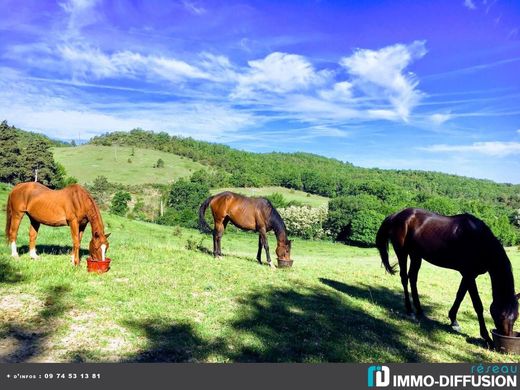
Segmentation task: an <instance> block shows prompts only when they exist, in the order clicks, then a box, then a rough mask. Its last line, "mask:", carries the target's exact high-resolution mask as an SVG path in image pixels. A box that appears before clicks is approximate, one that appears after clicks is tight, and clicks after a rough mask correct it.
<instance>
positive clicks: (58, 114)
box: [0, 0, 520, 183]
mask: <svg viewBox="0 0 520 390" xmlns="http://www.w3.org/2000/svg"><path fill="white" fill-rule="evenodd" d="M0 12H1V14H2V15H4V17H2V18H1V19H0V36H1V39H0V53H1V54H0V118H2V119H4V118H5V119H7V120H8V121H9V123H11V124H14V125H16V126H18V127H21V128H24V129H27V130H33V131H38V132H43V133H45V134H47V135H49V136H52V137H55V138H62V139H67V140H70V139H75V138H78V137H81V138H83V139H86V138H89V137H91V136H94V135H96V134H100V133H104V132H107V131H114V130H124V131H126V130H130V129H132V128H135V127H141V128H144V129H150V130H155V131H166V132H168V133H170V134H181V135H185V136H192V137H194V138H197V139H202V140H207V141H212V142H220V143H226V144H228V145H231V146H233V147H237V148H241V149H245V150H251V151H257V152H268V151H272V150H276V151H289V152H290V151H307V152H314V153H318V154H322V155H325V156H330V157H335V158H338V159H340V160H344V161H349V162H352V163H354V164H356V165H360V166H365V167H380V168H398V169H423V170H435V171H442V172H449V173H455V174H460V175H466V176H472V177H481V178H489V179H493V180H496V181H501V182H512V183H520V76H519V74H520V72H519V70H520V2H518V1H504V0H449V1H443V0H437V1H419V0H416V1H397V0H393V1H359V2H356V1H348V2H347V1H325V0H322V1H240V2H236V1H226V2H216V1H215V2H210V1H195V0H179V1H162V2H161V1H144V0H143V1H109V0H62V1H57V2H53V1H31V0H26V1H23V2H21V1H19V0H16V1H10V0H7V1H6V0H3V1H2V2H1V3H0Z"/></svg>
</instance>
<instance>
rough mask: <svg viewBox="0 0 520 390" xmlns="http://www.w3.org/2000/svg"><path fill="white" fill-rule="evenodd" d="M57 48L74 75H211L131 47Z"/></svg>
mask: <svg viewBox="0 0 520 390" xmlns="http://www.w3.org/2000/svg"><path fill="white" fill-rule="evenodd" d="M59 52H60V54H61V57H62V58H63V59H64V60H65V61H66V62H67V63H68V64H69V66H70V69H71V71H72V74H73V76H74V77H75V78H81V79H85V78H91V77H92V78H95V79H102V78H109V77H118V78H125V77H130V78H132V77H136V76H144V77H146V76H148V77H150V76H155V77H160V78H161V79H165V80H169V81H174V82H175V81H180V80H183V79H191V78H199V79H210V78H211V75H209V74H208V73H206V72H204V71H202V70H200V69H198V68H197V67H195V66H193V65H190V64H188V63H186V62H184V61H180V60H177V59H175V58H167V57H160V56H143V55H141V54H139V53H135V52H131V51H119V52H115V53H113V54H106V53H103V52H102V51H101V50H100V49H98V48H94V47H91V46H87V45H79V46H78V45H75V46H73V45H63V46H60V47H59Z"/></svg>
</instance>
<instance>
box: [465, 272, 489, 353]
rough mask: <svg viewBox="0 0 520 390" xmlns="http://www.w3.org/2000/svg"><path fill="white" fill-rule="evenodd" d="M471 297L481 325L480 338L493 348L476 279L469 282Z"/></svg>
mask: <svg viewBox="0 0 520 390" xmlns="http://www.w3.org/2000/svg"><path fill="white" fill-rule="evenodd" d="M467 284H468V291H469V296H470V297H471V301H472V302H473V308H474V309H475V311H476V312H477V317H478V323H479V325H480V336H482V338H483V339H484V340H485V341H486V343H487V345H488V347H489V348H492V346H493V341H492V340H491V337H489V333H488V331H487V328H486V322H485V321H484V307H483V306H482V301H481V300H480V296H479V295H478V289H477V283H476V282H475V279H474V278H473V279H469V280H468V281H467Z"/></svg>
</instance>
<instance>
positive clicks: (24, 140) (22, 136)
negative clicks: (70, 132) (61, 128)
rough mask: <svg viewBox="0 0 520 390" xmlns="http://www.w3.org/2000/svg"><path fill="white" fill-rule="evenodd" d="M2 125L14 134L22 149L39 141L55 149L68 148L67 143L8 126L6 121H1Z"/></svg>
mask: <svg viewBox="0 0 520 390" xmlns="http://www.w3.org/2000/svg"><path fill="white" fill-rule="evenodd" d="M2 125H4V126H8V127H9V130H10V131H12V132H13V133H14V134H16V136H17V138H18V140H19V142H20V144H21V145H22V146H23V147H25V146H27V145H28V144H29V142H30V141H39V142H43V143H45V144H47V145H49V146H56V147H64V146H70V144H69V143H67V142H64V141H59V140H56V139H52V138H49V137H47V136H46V135H44V134H41V133H35V132H32V131H26V130H22V129H18V128H17V127H15V126H9V125H8V123H7V121H3V122H2Z"/></svg>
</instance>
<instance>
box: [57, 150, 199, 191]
mask: <svg viewBox="0 0 520 390" xmlns="http://www.w3.org/2000/svg"><path fill="white" fill-rule="evenodd" d="M53 153H54V158H55V159H56V161H58V162H59V163H60V164H62V165H63V166H65V168H66V169H67V174H68V175H71V176H74V177H75V178H76V179H78V181H79V182H80V183H92V182H93V181H94V179H95V178H96V177H98V176H105V177H106V178H107V179H108V181H109V182H112V183H120V184H129V185H134V184H147V183H154V184H167V183H171V182H172V181H174V180H175V179H178V178H180V177H189V176H190V175H191V174H192V173H193V172H195V171H197V170H200V169H204V168H205V167H204V166H203V165H202V164H200V163H197V162H194V161H193V160H191V159H189V158H185V157H181V156H177V155H174V154H172V153H166V152H161V151H158V150H151V149H141V148H138V147H129V146H96V145H83V146H77V147H71V148H54V149H53ZM159 159H161V160H162V161H163V163H164V167H155V168H154V166H156V165H157V162H158V160H159Z"/></svg>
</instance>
